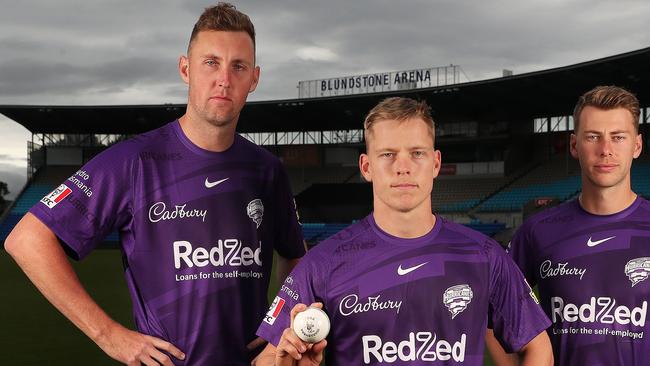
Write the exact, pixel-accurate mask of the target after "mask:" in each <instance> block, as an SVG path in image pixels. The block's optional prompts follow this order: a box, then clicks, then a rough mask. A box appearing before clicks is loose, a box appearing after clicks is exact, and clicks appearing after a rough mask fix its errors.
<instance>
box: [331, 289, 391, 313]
mask: <svg viewBox="0 0 650 366" xmlns="http://www.w3.org/2000/svg"><path fill="white" fill-rule="evenodd" d="M380 298H381V295H377V296H368V298H367V299H366V300H365V301H361V302H359V296H357V295H356V294H350V295H347V296H345V297H344V298H343V299H341V302H340V303H339V312H341V315H343V316H350V315H352V314H360V313H366V312H368V311H380V310H395V313H396V314H399V310H400V309H401V307H402V300H399V301H396V300H380Z"/></svg>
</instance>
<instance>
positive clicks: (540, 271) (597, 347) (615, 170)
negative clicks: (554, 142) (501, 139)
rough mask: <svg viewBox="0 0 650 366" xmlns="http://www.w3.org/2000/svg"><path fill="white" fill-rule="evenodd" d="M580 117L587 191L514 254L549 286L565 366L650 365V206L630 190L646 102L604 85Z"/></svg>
mask: <svg viewBox="0 0 650 366" xmlns="http://www.w3.org/2000/svg"><path fill="white" fill-rule="evenodd" d="M573 118H574V123H575V130H574V133H573V134H572V135H571V145H570V148H571V154H572V155H573V157H575V158H576V159H578V161H579V162H580V168H581V171H582V192H581V193H580V195H579V196H578V199H576V200H572V201H569V202H566V203H564V204H562V205H560V206H557V207H554V208H551V209H548V210H545V211H543V212H541V213H539V214H537V215H535V216H533V217H531V218H530V219H528V220H527V221H526V222H525V223H524V224H523V225H522V226H521V227H520V228H519V230H517V232H516V233H515V235H514V237H513V238H512V241H511V244H510V250H509V252H510V254H511V255H512V257H513V258H514V260H515V262H516V263H517V264H518V265H519V267H521V270H522V272H523V273H524V275H525V276H526V278H527V279H528V281H529V282H530V283H531V284H533V285H535V284H536V285H538V286H539V294H540V300H541V302H542V303H541V304H542V308H543V309H544V311H546V314H548V316H549V317H550V318H551V321H552V322H553V324H552V325H551V327H550V328H549V329H548V334H549V336H550V337H551V342H552V345H553V352H554V355H555V362H556V364H557V365H566V366H569V365H571V366H575V365H589V366H597V365H603V366H604V365H626V366H641V365H650V325H649V323H648V320H647V314H648V301H649V300H650V280H649V279H648V277H649V276H650V219H649V218H650V202H648V201H646V200H645V199H643V198H641V197H638V196H637V194H636V193H634V192H633V191H632V188H631V183H630V168H631V166H632V161H633V160H634V159H636V158H637V157H639V155H640V154H641V147H642V139H641V135H639V133H638V132H639V102H638V100H637V99H636V97H635V96H634V95H633V94H631V93H630V92H628V91H627V90H624V89H621V88H619V87H614V86H600V87H596V88H594V89H592V90H590V91H589V92H587V93H585V94H584V95H583V96H581V97H580V99H579V100H578V103H577V105H576V107H575V110H574V114H573ZM491 348H494V349H491V351H492V352H494V353H499V352H502V350H500V349H498V347H491Z"/></svg>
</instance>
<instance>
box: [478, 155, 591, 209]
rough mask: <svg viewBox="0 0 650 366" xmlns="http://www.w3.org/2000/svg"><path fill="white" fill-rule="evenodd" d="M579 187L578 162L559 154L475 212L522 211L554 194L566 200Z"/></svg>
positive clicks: (496, 194)
mask: <svg viewBox="0 0 650 366" xmlns="http://www.w3.org/2000/svg"><path fill="white" fill-rule="evenodd" d="M579 189H580V174H579V167H578V165H577V163H576V162H575V161H573V160H572V161H571V162H569V163H568V164H567V160H566V157H564V156H556V157H555V158H553V159H551V160H549V161H547V162H546V163H544V164H540V165H539V166H537V167H535V168H534V169H532V170H531V171H529V172H528V173H527V174H525V175H523V176H521V177H520V178H519V179H517V180H515V181H513V182H512V183H511V184H510V185H508V186H507V187H505V188H504V189H502V190H500V191H498V192H496V193H495V194H494V195H492V196H491V197H489V198H487V199H486V200H484V201H483V202H482V203H480V204H479V205H477V207H475V208H474V210H473V212H512V211H519V210H521V209H522V208H523V206H524V204H526V202H528V201H530V200H532V199H535V198H539V197H552V198H557V199H559V200H560V201H564V200H566V199H568V198H570V197H572V196H574V195H575V194H576V192H578V191H579Z"/></svg>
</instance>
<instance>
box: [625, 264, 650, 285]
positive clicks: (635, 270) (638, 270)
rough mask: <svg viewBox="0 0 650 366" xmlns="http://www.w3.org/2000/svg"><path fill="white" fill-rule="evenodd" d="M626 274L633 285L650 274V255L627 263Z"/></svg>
mask: <svg viewBox="0 0 650 366" xmlns="http://www.w3.org/2000/svg"><path fill="white" fill-rule="evenodd" d="M625 274H626V275H627V277H628V278H629V279H630V281H631V282H632V287H634V286H635V285H636V284H638V283H639V282H641V281H645V280H647V279H648V276H650V257H641V258H635V259H632V260H631V261H629V262H627V264H626V265H625Z"/></svg>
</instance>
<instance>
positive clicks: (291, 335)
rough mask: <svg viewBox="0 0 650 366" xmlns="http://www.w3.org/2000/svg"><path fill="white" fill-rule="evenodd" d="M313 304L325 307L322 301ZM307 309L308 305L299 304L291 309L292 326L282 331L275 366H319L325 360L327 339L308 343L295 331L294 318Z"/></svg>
mask: <svg viewBox="0 0 650 366" xmlns="http://www.w3.org/2000/svg"><path fill="white" fill-rule="evenodd" d="M311 306H315V307H318V308H320V309H322V308H323V304H321V303H319V302H318V303H313V304H311ZM305 310H307V305H305V304H297V305H296V306H294V307H293V309H291V326H290V327H289V328H287V329H285V330H284V332H282V337H281V338H280V342H279V343H278V347H277V349H276V353H275V366H290V365H296V363H295V361H298V362H297V365H298V366H318V365H320V363H321V361H322V360H323V351H324V350H325V347H326V346H327V341H326V340H324V339H323V340H322V341H320V342H318V343H313V344H312V343H306V342H304V341H303V340H301V339H300V338H298V335H296V333H295V332H294V331H293V320H294V318H295V317H296V314H298V313H300V312H302V311H305Z"/></svg>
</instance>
